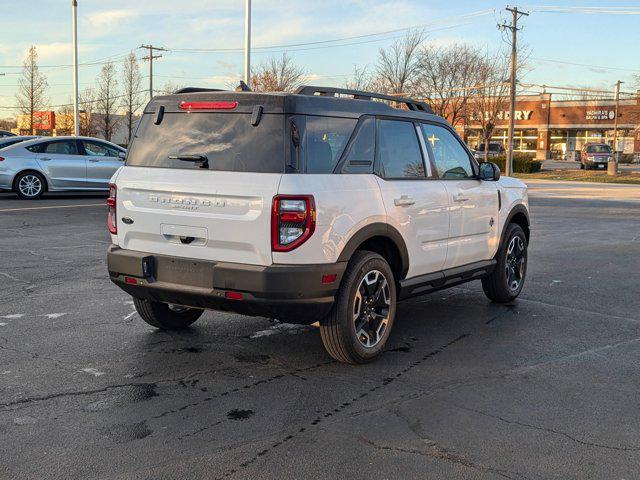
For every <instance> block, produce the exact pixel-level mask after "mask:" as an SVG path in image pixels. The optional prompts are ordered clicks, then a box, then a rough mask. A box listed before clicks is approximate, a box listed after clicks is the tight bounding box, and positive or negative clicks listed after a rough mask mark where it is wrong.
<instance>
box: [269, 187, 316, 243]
mask: <svg viewBox="0 0 640 480" xmlns="http://www.w3.org/2000/svg"><path fill="white" fill-rule="evenodd" d="M315 229H316V204H315V201H314V199H313V195H276V196H275V197H273V207H272V209H271V250H272V251H274V252H289V251H291V250H293V249H294V248H297V247H299V246H300V245H302V244H303V243H304V242H306V241H307V240H308V239H309V237H311V235H313V232H314V231H315Z"/></svg>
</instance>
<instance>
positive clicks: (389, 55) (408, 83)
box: [374, 31, 425, 94]
mask: <svg viewBox="0 0 640 480" xmlns="http://www.w3.org/2000/svg"><path fill="white" fill-rule="evenodd" d="M424 38H425V37H424V34H423V33H422V32H420V31H413V32H411V33H409V34H407V36H405V37H404V38H402V39H400V40H397V41H396V42H394V43H393V44H392V45H391V46H390V47H389V48H386V49H384V48H381V49H380V51H379V53H378V62H377V64H376V78H375V81H374V83H375V86H376V87H378V89H379V90H382V91H383V92H385V93H390V94H394V93H395V94H400V93H402V94H408V93H410V91H411V90H412V89H413V87H414V86H415V83H416V81H417V79H418V76H419V73H420V61H419V55H418V54H419V47H420V45H421V44H422V43H423V41H424Z"/></svg>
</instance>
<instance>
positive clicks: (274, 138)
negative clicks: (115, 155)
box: [126, 113, 285, 173]
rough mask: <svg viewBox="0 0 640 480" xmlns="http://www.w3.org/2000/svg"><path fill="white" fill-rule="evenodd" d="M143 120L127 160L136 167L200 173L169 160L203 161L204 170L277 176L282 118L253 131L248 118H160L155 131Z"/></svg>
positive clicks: (269, 117)
mask: <svg viewBox="0 0 640 480" xmlns="http://www.w3.org/2000/svg"><path fill="white" fill-rule="evenodd" d="M154 119H155V115H153V114H144V115H143V118H142V120H141V121H140V125H139V127H138V130H137V132H136V135H135V137H134V139H133V141H132V144H131V148H130V149H129V152H128V155H127V162H126V164H127V165H129V166H136V167H160V168H181V169H193V168H200V164H199V163H197V162H192V161H185V160H179V159H170V158H169V157H170V156H185V155H192V156H205V157H206V158H207V160H208V164H209V169H210V170H224V171H232V172H257V173H282V172H284V169H285V135H284V116H283V115H273V114H265V115H263V116H262V118H261V120H260V122H259V123H258V125H257V126H253V125H251V114H248V113H165V114H164V117H163V118H162V121H161V122H160V124H159V125H156V124H155V123H154Z"/></svg>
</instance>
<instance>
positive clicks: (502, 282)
mask: <svg viewBox="0 0 640 480" xmlns="http://www.w3.org/2000/svg"><path fill="white" fill-rule="evenodd" d="M338 95H339V96H338ZM349 97H350V98H349ZM373 99H381V100H389V101H393V102H400V103H403V104H405V105H406V106H407V109H396V108H392V107H391V106H389V105H387V104H385V103H383V102H380V101H373ZM111 183H112V184H111V189H110V194H109V199H108V201H107V205H108V217H107V225H108V229H109V232H110V234H111V242H112V244H113V245H111V246H110V247H109V249H108V253H107V260H108V270H109V275H110V278H111V280H112V281H113V282H114V283H115V284H116V285H117V286H118V287H120V288H121V289H123V290H124V291H125V292H127V293H129V294H130V295H131V296H132V297H133V301H134V305H135V308H136V310H137V312H138V313H139V314H140V316H141V317H142V319H143V320H144V321H146V322H147V323H149V324H150V325H152V326H154V327H156V328H160V329H168V330H177V329H183V328H186V327H188V326H189V325H191V324H192V323H193V322H195V321H196V320H197V319H198V318H199V317H200V316H201V315H202V312H203V309H213V310H227V311H233V312H237V313H240V314H245V315H258V316H264V317H270V318H276V319H280V320H282V321H286V322H294V323H312V322H315V321H319V323H320V336H321V338H322V341H323V342H324V345H325V347H326V349H327V351H328V352H329V354H330V355H331V356H333V357H334V358H335V359H337V360H339V361H342V362H348V363H364V362H368V361H371V360H373V359H374V358H375V357H376V356H378V355H379V354H380V353H381V352H382V350H383V349H384V346H385V344H386V342H387V339H388V338H389V334H390V332H391V328H392V326H393V323H394V320H395V316H396V308H397V302H398V301H399V300H402V299H405V298H409V297H412V296H415V295H421V294H424V293H427V292H431V291H434V290H439V289H442V288H447V287H450V286H453V285H458V284H460V283H464V282H468V281H471V280H480V279H481V280H482V285H483V288H484V292H485V294H486V295H487V297H489V298H490V299H491V300H493V301H496V302H510V301H512V300H513V299H514V298H516V297H517V296H518V295H519V294H520V292H521V290H522V287H523V284H524V280H525V274H526V268H527V267H526V266H527V244H528V241H529V214H528V197H527V187H526V185H525V184H524V183H522V182H521V181H519V180H517V179H514V178H509V177H503V178H500V170H499V168H498V167H497V165H495V164H493V163H481V164H478V163H477V162H476V161H475V160H474V158H473V154H472V152H471V151H470V150H469V149H468V148H467V147H466V146H465V144H464V143H463V142H462V140H461V139H460V137H459V136H458V135H457V134H456V132H455V130H454V129H453V128H452V127H451V125H450V124H449V123H447V122H446V120H444V119H443V118H441V117H438V116H436V115H433V114H432V113H431V110H430V108H429V107H428V106H427V105H426V104H423V103H420V102H416V101H413V100H411V99H405V98H399V97H395V96H393V97H392V96H386V95H379V94H376V93H370V92H361V91H355V90H346V89H338V88H322V87H301V88H300V89H298V91H297V93H296V94H286V93H273V94H265V93H253V92H220V91H207V90H204V89H201V90H198V89H195V88H190V89H185V90H184V91H178V92H176V93H175V94H172V95H167V96H157V97H154V98H153V100H152V101H151V102H150V103H149V104H148V105H147V106H146V108H145V110H144V114H143V115H142V119H141V120H140V124H139V127H138V129H137V133H136V135H135V138H134V139H133V142H132V144H131V146H130V149H129V152H128V157H127V161H126V165H125V166H124V167H123V168H121V169H119V170H118V171H117V172H116V174H115V175H114V177H113V179H112V180H111Z"/></svg>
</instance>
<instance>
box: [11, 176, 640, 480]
mask: <svg viewBox="0 0 640 480" xmlns="http://www.w3.org/2000/svg"><path fill="white" fill-rule="evenodd" d="M598 188H599V189H603V191H604V190H606V189H607V188H609V187H607V186H605V185H602V186H599V187H598ZM543 193H544V192H541V193H537V191H536V189H535V187H534V189H533V190H532V192H531V210H532V219H533V226H532V240H531V250H530V259H529V272H528V278H527V282H526V285H525V288H524V291H523V294H522V296H521V298H520V299H518V300H517V301H516V302H515V303H514V304H513V305H508V306H499V305H494V304H491V303H489V302H488V301H487V299H486V298H485V296H484V295H483V293H482V291H481V288H480V285H479V284H478V283H477V282H476V283H473V284H469V285H466V286H463V287H462V288H454V289H451V290H447V291H443V292H439V293H435V294H432V295H430V296H426V297H421V298H417V299H414V300H411V301H409V302H407V303H405V304H402V305H401V306H400V308H399V312H398V317H397V320H396V324H395V326H394V332H393V334H392V338H391V340H390V343H389V345H388V349H387V351H386V353H385V354H384V355H383V356H382V358H381V359H380V360H379V361H377V362H375V363H373V364H371V365H366V366H358V367H353V366H345V365H342V364H338V363H335V362H333V361H332V360H331V358H330V357H329V356H328V355H327V354H326V353H325V352H324V350H323V347H322V345H321V343H320V339H319V335H318V332H317V331H316V329H314V327H300V326H292V325H287V324H278V323H274V322H271V321H269V320H268V319H264V318H248V317H242V316H238V315H233V314H223V313H213V312H207V313H206V314H205V315H204V317H203V319H202V320H200V321H199V322H198V323H196V324H195V325H194V327H193V328H191V329H190V330H188V331H186V332H184V333H162V332H156V331H154V330H152V329H151V328H150V327H148V326H147V325H146V324H144V323H143V322H142V320H141V319H140V318H139V317H138V316H137V314H136V313H135V312H134V310H133V306H132V302H131V301H130V299H129V297H128V296H127V295H126V294H124V293H123V292H122V291H120V290H119V289H117V288H116V287H115V286H113V285H112V284H111V283H110V282H109V280H108V278H107V272H106V267H105V249H106V247H107V245H108V243H109V237H108V235H107V231H106V226H105V208H104V207H103V206H102V205H103V204H104V197H102V196H70V195H61V196H50V197H48V198H45V199H43V200H39V201H33V202H21V201H18V200H17V199H15V197H13V196H11V195H8V194H2V195H0V226H1V228H0V258H1V261H0V478H1V479H3V480H4V479H10V478H11V479H13V478H16V479H17V478H20V479H49V478H55V479H70V478H83V479H86V478H117V479H131V478H136V479H147V478H148V479H165V478H166V479H173V478H189V479H197V478H206V479H216V478H220V479H223V478H225V479H226V478H231V479H240V478H260V479H279V480H280V479H301V478H305V479H313V478H352V479H371V478H375V479H385V478H389V479H391V478H393V479H399V478H402V479H408V478H416V479H418V478H419V479H425V478H429V479H439V478H452V479H453V478H465V479H467V478H468V479H484V478H487V479H489V478H509V479H521V478H522V479H543V478H544V479H555V478H557V479H568V478H579V479H586V478H589V479H605V478H606V479H614V478H615V479H622V478H624V479H631V478H638V476H639V475H640V473H639V472H640V412H639V408H638V385H640V349H639V348H638V347H639V345H640V313H639V312H640V288H639V287H638V285H640V268H639V267H640V203H638V202H637V201H634V200H633V199H625V200H624V201H616V200H615V199H613V200H612V199H611V198H610V197H606V196H605V197H602V198H609V199H599V198H601V197H598V196H593V195H589V194H585V195H583V196H580V195H578V196H573V197H571V198H564V197H563V196H562V195H554V194H553V192H552V193H548V192H547V193H546V194H543ZM613 198H615V196H614V197H613Z"/></svg>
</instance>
